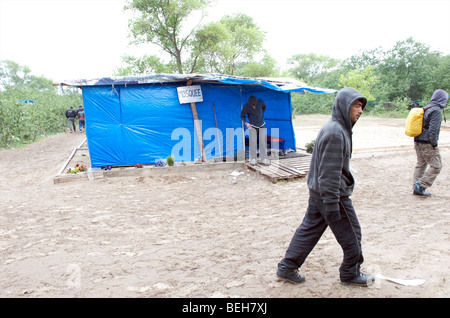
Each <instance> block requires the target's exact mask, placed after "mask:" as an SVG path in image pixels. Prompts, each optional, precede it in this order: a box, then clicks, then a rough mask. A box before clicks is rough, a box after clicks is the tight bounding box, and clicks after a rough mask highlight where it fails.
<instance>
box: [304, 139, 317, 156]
mask: <svg viewBox="0 0 450 318" xmlns="http://www.w3.org/2000/svg"><path fill="white" fill-rule="evenodd" d="M315 143H316V141H315V140H311V141H310V142H308V143H307V144H306V145H305V148H306V152H307V153H312V152H313V149H314V144H315Z"/></svg>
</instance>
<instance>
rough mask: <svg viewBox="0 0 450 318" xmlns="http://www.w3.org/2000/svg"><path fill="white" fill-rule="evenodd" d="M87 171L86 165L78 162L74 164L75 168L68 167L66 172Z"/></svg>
mask: <svg viewBox="0 0 450 318" xmlns="http://www.w3.org/2000/svg"><path fill="white" fill-rule="evenodd" d="M85 171H87V168H86V166H84V165H80V164H79V163H77V164H76V166H75V168H69V169H67V173H74V174H75V173H78V172H85Z"/></svg>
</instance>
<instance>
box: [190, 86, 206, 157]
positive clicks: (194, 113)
mask: <svg viewBox="0 0 450 318" xmlns="http://www.w3.org/2000/svg"><path fill="white" fill-rule="evenodd" d="M191 84H192V81H191V80H189V81H188V82H187V85H188V86H189V85H191ZM190 105H191V111H192V117H193V118H194V127H195V131H196V133H197V140H198V145H199V147H200V153H201V155H202V161H204V162H206V153H205V145H204V143H203V133H202V128H201V127H200V121H199V119H198V113H197V106H196V105H195V103H190Z"/></svg>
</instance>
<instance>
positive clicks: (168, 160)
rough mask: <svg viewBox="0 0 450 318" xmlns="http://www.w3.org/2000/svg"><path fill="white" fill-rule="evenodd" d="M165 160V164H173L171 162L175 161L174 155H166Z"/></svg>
mask: <svg viewBox="0 0 450 318" xmlns="http://www.w3.org/2000/svg"><path fill="white" fill-rule="evenodd" d="M166 160H167V164H168V165H169V166H173V164H174V163H175V157H174V156H168V157H167V159H166Z"/></svg>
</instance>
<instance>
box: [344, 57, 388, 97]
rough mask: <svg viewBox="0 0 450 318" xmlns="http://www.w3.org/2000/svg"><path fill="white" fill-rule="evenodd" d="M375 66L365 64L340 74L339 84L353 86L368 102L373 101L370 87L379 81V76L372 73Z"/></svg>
mask: <svg viewBox="0 0 450 318" xmlns="http://www.w3.org/2000/svg"><path fill="white" fill-rule="evenodd" d="M374 70H375V66H373V65H367V66H366V67H364V69H362V70H358V69H354V70H351V71H349V72H348V73H347V74H345V75H344V74H341V76H340V78H339V84H340V85H341V86H342V87H353V88H354V89H356V90H358V91H359V92H361V94H363V95H364V96H365V97H366V98H367V101H368V102H371V101H375V96H373V95H372V93H371V92H372V89H373V87H374V86H375V84H377V83H378V82H379V80H380V79H379V77H378V76H376V75H375V74H374Z"/></svg>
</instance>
